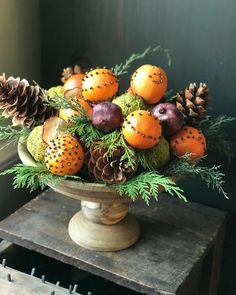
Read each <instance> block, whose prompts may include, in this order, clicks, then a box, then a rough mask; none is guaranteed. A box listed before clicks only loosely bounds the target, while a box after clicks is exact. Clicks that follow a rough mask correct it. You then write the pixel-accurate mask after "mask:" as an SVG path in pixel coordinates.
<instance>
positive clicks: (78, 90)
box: [64, 74, 85, 99]
mask: <svg viewBox="0 0 236 295" xmlns="http://www.w3.org/2000/svg"><path fill="white" fill-rule="evenodd" d="M84 76H85V74H75V75H72V76H71V77H70V78H69V79H67V80H66V82H65V84H64V96H65V97H66V98H67V99H70V98H82V79H83V78H84Z"/></svg>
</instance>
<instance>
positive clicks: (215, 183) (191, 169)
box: [162, 154, 228, 199]
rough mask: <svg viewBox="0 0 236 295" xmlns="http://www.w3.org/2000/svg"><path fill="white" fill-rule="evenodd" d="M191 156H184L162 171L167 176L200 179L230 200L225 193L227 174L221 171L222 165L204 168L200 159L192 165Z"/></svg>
mask: <svg viewBox="0 0 236 295" xmlns="http://www.w3.org/2000/svg"><path fill="white" fill-rule="evenodd" d="M189 159H190V155H187V154H186V155H184V156H182V157H180V158H177V159H176V160H173V161H171V162H170V163H169V164H168V166H167V167H166V168H165V169H163V170H162V173H163V174H164V175H166V176H175V175H176V176H189V177H200V178H201V180H202V181H203V182H205V183H206V184H207V186H208V187H211V188H212V189H217V190H218V192H219V194H223V195H224V197H225V198H226V199H228V196H227V193H226V192H225V191H224V188H223V184H224V183H225V180H224V177H225V174H224V173H223V172H221V171H220V167H221V166H220V165H218V166H216V165H214V166H213V167H207V166H202V165H201V162H202V160H203V159H204V157H202V159H200V160H199V161H198V162H197V163H196V164H193V163H190V161H189Z"/></svg>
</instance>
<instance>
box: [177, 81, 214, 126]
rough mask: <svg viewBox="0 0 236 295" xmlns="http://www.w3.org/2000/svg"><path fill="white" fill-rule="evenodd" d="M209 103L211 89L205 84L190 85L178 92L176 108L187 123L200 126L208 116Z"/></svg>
mask: <svg viewBox="0 0 236 295" xmlns="http://www.w3.org/2000/svg"><path fill="white" fill-rule="evenodd" d="M208 103H209V89H208V87H207V85H206V84H205V83H200V85H199V86H197V84H196V83H190V85H189V87H188V88H186V89H185V91H183V90H179V92H177V99H176V106H177V108H178V109H179V111H181V112H182V113H183V115H184V118H185V122H186V124H188V125H191V126H198V125H199V122H200V121H201V120H202V119H203V118H204V116H205V114H206V108H207V106H208Z"/></svg>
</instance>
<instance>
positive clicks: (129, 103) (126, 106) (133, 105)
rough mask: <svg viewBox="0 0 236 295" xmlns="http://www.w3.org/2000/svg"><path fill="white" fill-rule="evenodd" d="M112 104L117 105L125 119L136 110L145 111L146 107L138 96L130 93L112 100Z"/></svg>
mask: <svg viewBox="0 0 236 295" xmlns="http://www.w3.org/2000/svg"><path fill="white" fill-rule="evenodd" d="M112 102H113V103H115V104H117V105H118V106H119V107H120V108H121V110H122V114H123V116H124V117H127V116H128V115H129V114H130V113H132V112H134V111H138V110H146V108H147V107H146V105H145V103H144V101H143V99H142V98H141V97H140V96H137V95H134V94H132V93H129V92H127V93H124V94H122V95H120V96H117V97H116V98H114V99H113V101H112Z"/></svg>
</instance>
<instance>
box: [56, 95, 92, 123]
mask: <svg viewBox="0 0 236 295" xmlns="http://www.w3.org/2000/svg"><path fill="white" fill-rule="evenodd" d="M78 100H79V103H80V105H81V106H82V107H83V109H84V111H85V114H86V116H87V117H88V118H91V117H92V112H93V108H92V107H91V106H90V104H89V103H87V101H85V100H83V99H81V98H79V99H78ZM80 115H81V114H80V111H75V110H72V109H60V110H59V117H60V118H61V119H63V120H64V121H66V123H70V122H72V121H73V118H74V117H79V116H80Z"/></svg>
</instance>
